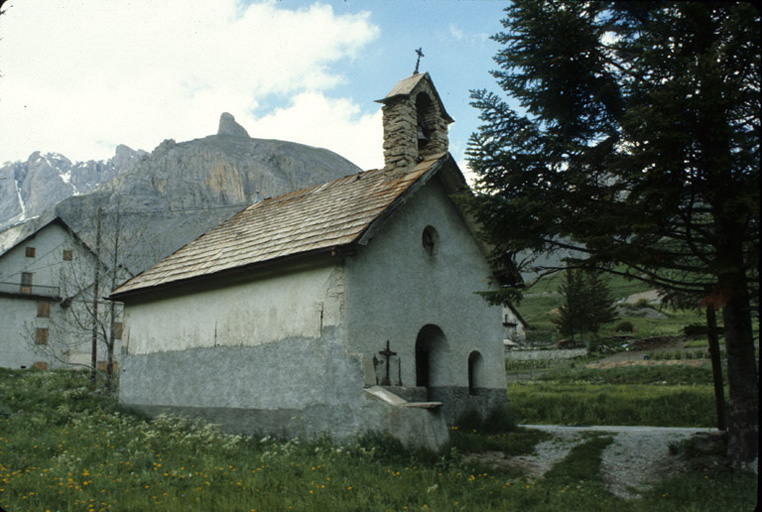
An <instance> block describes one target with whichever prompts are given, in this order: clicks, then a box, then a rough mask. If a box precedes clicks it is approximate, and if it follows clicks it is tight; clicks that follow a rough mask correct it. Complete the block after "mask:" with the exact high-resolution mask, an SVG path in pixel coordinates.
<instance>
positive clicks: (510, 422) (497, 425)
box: [484, 405, 516, 434]
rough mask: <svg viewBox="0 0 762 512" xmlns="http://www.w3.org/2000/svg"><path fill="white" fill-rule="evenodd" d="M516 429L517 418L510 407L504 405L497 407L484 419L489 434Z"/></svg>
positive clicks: (485, 428)
mask: <svg viewBox="0 0 762 512" xmlns="http://www.w3.org/2000/svg"><path fill="white" fill-rule="evenodd" d="M515 430H516V420H515V419H514V418H513V414H511V412H510V411H509V410H508V407H506V406H504V405H502V406H498V407H495V408H494V409H492V410H490V411H489V413H487V417H486V418H485V419H484V431H485V432H486V433H487V434H501V433H503V432H513V431H515Z"/></svg>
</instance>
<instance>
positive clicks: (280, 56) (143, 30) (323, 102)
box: [0, 0, 380, 162]
mask: <svg viewBox="0 0 762 512" xmlns="http://www.w3.org/2000/svg"><path fill="white" fill-rule="evenodd" d="M0 26H2V40H0V63H2V64H1V67H0V73H2V77H0V140H2V141H3V142H2V144H1V145H0V162H2V161H5V160H17V159H23V158H25V157H26V156H27V155H28V154H29V153H31V152H32V151H35V150H43V151H57V152H60V153H63V154H65V155H66V156H68V157H69V158H71V159H74V160H81V159H89V158H95V159H99V158H106V157H108V156H110V155H112V154H113V147H114V145H116V144H118V143H123V144H127V145H129V146H131V147H133V148H142V149H148V150H150V149H153V148H154V147H155V146H156V145H157V144H158V143H159V142H161V140H163V139H166V138H174V139H176V140H178V141H179V140H188V139H192V138H196V137H202V136H205V135H209V134H211V133H214V132H215V131H216V126H217V120H218V119H219V115H220V113H221V112H223V111H228V112H231V113H234V115H236V117H237V118H239V119H243V120H246V119H248V120H251V121H254V120H255V118H254V117H253V115H252V114H250V113H251V112H253V111H254V110H255V109H257V108H261V107H263V105H264V103H263V102H266V101H270V100H277V101H279V103H280V104H283V103H284V102H285V103H287V104H290V107H289V108H286V109H281V110H276V111H274V113H273V114H271V115H268V116H266V117H265V118H264V119H262V121H267V123H269V124H267V125H266V126H271V127H275V126H285V125H286V122H285V121H283V122H280V123H279V122H278V120H277V116H278V115H282V116H287V119H288V120H289V121H290V120H291V117H288V116H293V115H297V114H303V115H309V114H310V112H321V113H322V114H324V115H327V116H337V117H336V119H335V120H334V119H333V118H331V117H327V118H325V119H324V123H325V124H326V125H327V126H333V127H335V130H336V133H337V135H336V136H337V137H338V138H339V139H344V140H351V139H352V138H353V137H355V136H357V134H358V132H360V131H361V130H367V129H369V126H368V124H369V119H370V117H372V116H370V117H369V116H362V115H360V114H359V110H358V108H357V107H355V106H353V105H352V104H350V103H348V102H347V101H346V100H337V99H329V98H328V97H327V93H328V92H329V91H330V90H331V88H333V87H334V86H336V85H337V84H340V83H341V82H342V80H343V77H342V75H341V73H340V72H339V71H338V69H339V66H341V64H342V63H344V64H346V62H351V60H352V59H354V58H355V57H357V56H358V55H359V54H360V52H362V50H363V48H364V47H365V46H366V45H367V44H369V43H370V42H371V41H373V40H374V39H376V38H377V37H378V35H379V30H378V28H377V27H376V26H374V25H373V24H371V23H370V14H369V13H367V12H363V13H359V14H347V15H337V14H336V13H335V12H334V11H333V9H332V8H331V7H330V6H328V5H321V4H317V3H316V4H314V5H312V6H310V7H308V8H302V9H295V10H294V9H285V8H283V7H282V6H281V5H280V4H279V3H277V2H273V1H266V2H260V3H253V4H251V5H248V6H243V5H241V4H239V3H238V2H236V1H235V0H220V1H217V2H213V3H210V2H202V1H200V0H162V1H161V2H156V1H155V0H132V1H130V2H102V1H100V0H80V1H69V0H64V1H48V2H31V3H30V2H15V3H14V4H12V5H11V6H10V7H8V8H7V12H6V14H5V15H3V16H2V18H0ZM249 124H250V126H247V128H249V129H250V132H251V133H252V135H254V130H252V128H254V126H255V123H249ZM379 124H380V123H379ZM292 127H299V128H301V126H300V125H299V123H293V124H292ZM344 129H346V130H348V133H347V134H346V135H343V136H342V135H341V134H340V133H339V130H344ZM379 130H380V127H379ZM301 131H304V132H306V130H305V129H302V130H301ZM317 131H320V130H317ZM318 135H324V134H313V138H315V139H316V140H321V139H320V137H319V136H318ZM280 137H281V138H284V139H287V140H292V137H291V136H289V135H288V134H287V133H283V134H282V135H280ZM331 149H333V148H331Z"/></svg>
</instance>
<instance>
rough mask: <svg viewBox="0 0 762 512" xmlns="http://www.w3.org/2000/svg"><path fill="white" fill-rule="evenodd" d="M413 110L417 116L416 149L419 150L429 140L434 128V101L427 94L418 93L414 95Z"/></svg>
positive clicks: (426, 144)
mask: <svg viewBox="0 0 762 512" xmlns="http://www.w3.org/2000/svg"><path fill="white" fill-rule="evenodd" d="M415 111H416V114H417V116H418V151H419V152H420V151H421V150H423V149H424V148H425V147H426V146H428V144H429V142H431V138H432V137H431V136H432V135H433V134H434V130H435V128H436V126H435V122H434V121H435V115H436V112H435V110H434V103H433V102H432V101H431V98H429V95H428V94H426V93H420V94H418V96H416V97H415Z"/></svg>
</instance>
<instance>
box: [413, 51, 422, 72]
mask: <svg viewBox="0 0 762 512" xmlns="http://www.w3.org/2000/svg"><path fill="white" fill-rule="evenodd" d="M415 53H416V55H418V58H417V59H416V61H415V71H413V74H414V75H417V74H418V66H419V65H420V64H421V57H423V50H422V49H421V48H418V49H417V50H416V51H415Z"/></svg>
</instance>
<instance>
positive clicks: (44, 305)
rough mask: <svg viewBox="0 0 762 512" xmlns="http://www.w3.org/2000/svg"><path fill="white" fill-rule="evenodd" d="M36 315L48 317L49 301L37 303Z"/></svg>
mask: <svg viewBox="0 0 762 512" xmlns="http://www.w3.org/2000/svg"><path fill="white" fill-rule="evenodd" d="M37 317H38V318H50V302H38V303H37Z"/></svg>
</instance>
